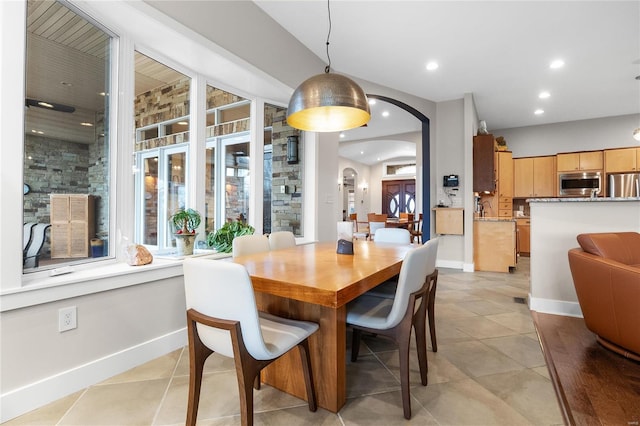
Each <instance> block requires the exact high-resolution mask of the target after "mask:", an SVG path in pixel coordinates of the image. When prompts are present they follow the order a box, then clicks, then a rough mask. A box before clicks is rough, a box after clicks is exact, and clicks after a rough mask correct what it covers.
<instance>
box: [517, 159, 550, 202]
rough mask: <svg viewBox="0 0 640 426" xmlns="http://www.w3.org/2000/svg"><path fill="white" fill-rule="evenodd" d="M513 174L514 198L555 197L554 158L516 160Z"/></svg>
mask: <svg viewBox="0 0 640 426" xmlns="http://www.w3.org/2000/svg"><path fill="white" fill-rule="evenodd" d="M513 172H514V189H513V196H514V197H515V198H528V197H554V196H555V192H556V191H555V188H556V185H555V183H556V157H555V156H545V157H526V158H516V159H515V160H513Z"/></svg>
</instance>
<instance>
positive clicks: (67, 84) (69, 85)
mask: <svg viewBox="0 0 640 426" xmlns="http://www.w3.org/2000/svg"><path fill="white" fill-rule="evenodd" d="M60 84H62V85H63V86H67V87H71V86H73V84H71V83H67V82H66V81H61V82H60Z"/></svg>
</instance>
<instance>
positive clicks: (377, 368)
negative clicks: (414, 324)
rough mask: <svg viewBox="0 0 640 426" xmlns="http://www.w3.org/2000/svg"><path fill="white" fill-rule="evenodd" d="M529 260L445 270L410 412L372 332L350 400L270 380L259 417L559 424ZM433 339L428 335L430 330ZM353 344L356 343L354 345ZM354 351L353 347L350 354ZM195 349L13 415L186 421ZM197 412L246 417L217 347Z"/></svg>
mask: <svg viewBox="0 0 640 426" xmlns="http://www.w3.org/2000/svg"><path fill="white" fill-rule="evenodd" d="M528 290H529V259H527V258H524V259H521V262H520V263H519V264H518V268H517V270H516V271H515V272H514V273H511V274H500V273H488V272H476V273H465V272H461V271H458V270H451V269H440V274H439V278H438V290H437V301H436V329H437V333H438V352H437V353H434V352H431V351H429V354H428V358H429V385H428V386H426V387H424V386H422V385H421V384H420V375H419V371H418V366H417V361H416V354H415V350H413V351H412V352H411V383H412V389H411V396H412V412H413V417H412V419H411V421H405V420H404V418H403V415H402V399H401V396H400V382H399V378H398V374H399V367H398V352H397V350H396V349H395V348H394V346H393V345H392V344H390V343H389V342H387V341H384V340H382V339H373V338H365V339H364V341H363V345H362V346H361V354H360V357H359V359H358V362H357V363H354V364H352V363H350V362H349V363H348V365H347V372H348V376H347V395H348V400H347V403H346V405H345V406H344V408H343V409H342V410H340V412H339V413H338V414H333V413H330V412H327V411H325V410H322V409H319V410H318V411H317V412H316V413H311V412H309V411H308V409H307V406H306V403H305V402H304V401H301V400H299V399H297V398H294V397H292V396H289V395H287V394H284V393H282V392H280V391H277V390H275V389H273V388H271V387H269V386H263V387H262V389H261V390H259V391H256V392H255V396H254V400H255V413H256V415H255V423H256V424H258V425H277V426H285V425H303V424H313V425H399V424H416V425H558V424H562V417H561V415H560V411H559V409H558V406H557V402H556V397H555V394H554V391H553V387H552V385H551V382H550V380H549V376H548V373H547V370H546V367H545V364H544V358H543V356H542V353H541V351H540V346H539V344H538V341H537V337H536V335H535V332H534V329H533V323H532V320H531V316H530V314H529V310H528V308H527V306H526V305H522V304H518V303H515V302H514V299H513V298H514V297H525V298H526V296H527V293H528ZM427 340H429V339H428V338H427ZM348 346H350V345H348ZM347 359H349V355H347ZM188 371H189V369H188V351H187V350H186V348H185V349H182V350H179V351H175V352H173V353H170V354H168V355H165V356H163V357H160V358H158V359H155V360H153V361H150V362H148V363H146V364H144V365H141V366H139V367H137V368H134V369H132V370H130V371H128V372H125V373H123V374H121V375H119V376H116V377H113V378H111V379H109V380H106V381H104V382H102V383H99V384H96V385H94V386H91V387H89V388H87V389H85V390H83V391H80V392H77V393H75V394H73V395H69V396H67V397H66V398H62V399H60V400H59V401H56V402H54V403H52V404H50V405H48V406H46V407H43V408H41V409H38V410H35V411H33V412H31V413H27V414H25V415H23V416H21V417H19V418H17V419H14V420H12V421H9V422H6V423H5V425H7V426H9V425H10V426H14V425H179V424H184V419H185V410H186V403H187V384H188V374H189V373H188ZM205 373H206V374H205V378H204V381H203V390H202V396H201V402H200V411H199V413H198V424H201V425H237V424H240V416H239V402H238V393H237V385H236V378H235V372H234V371H233V362H232V361H231V360H229V359H225V358H223V357H219V356H217V355H214V356H212V357H211V358H210V359H209V360H208V361H207V365H206V371H205Z"/></svg>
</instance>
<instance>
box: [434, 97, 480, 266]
mask: <svg viewBox="0 0 640 426" xmlns="http://www.w3.org/2000/svg"><path fill="white" fill-rule="evenodd" d="M464 115H465V111H464V100H463V99H457V100H454V101H447V102H440V103H438V104H437V121H438V126H437V132H436V141H437V144H436V153H435V161H433V162H432V164H433V166H432V167H433V169H434V172H435V175H436V178H435V182H434V187H435V188H436V191H435V193H436V195H435V197H436V200H444V201H445V205H451V206H452V207H465V203H464V201H465V197H464V194H465V192H466V191H470V190H471V188H472V185H471V183H472V182H469V181H468V179H467V174H466V171H465V162H464V160H465V149H466V147H465V146H466V144H465V135H464V119H465V117H464ZM449 174H457V175H458V177H459V179H460V187H459V190H458V191H451V193H453V194H455V196H452V197H451V198H449V197H448V196H447V195H446V194H445V192H444V188H443V186H442V177H443V176H444V175H449ZM436 202H438V201H436ZM425 213H428V214H430V215H431V218H432V222H431V228H432V232H433V233H435V214H434V212H433V211H431V210H430V211H429V212H425ZM465 214H469V209H468V208H466V207H465ZM471 236H473V230H469V229H465V235H439V236H438V237H440V240H439V242H438V265H439V266H448V267H454V268H459V269H461V268H462V264H463V262H464V257H465V256H464V251H465V244H464V241H465V238H470V237H471Z"/></svg>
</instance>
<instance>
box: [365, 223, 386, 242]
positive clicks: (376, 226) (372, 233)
mask: <svg viewBox="0 0 640 426" xmlns="http://www.w3.org/2000/svg"><path fill="white" fill-rule="evenodd" d="M385 226H387V224H386V222H369V239H371V240H372V241H375V240H376V232H377V231H378V230H380V229H384V227H385Z"/></svg>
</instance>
